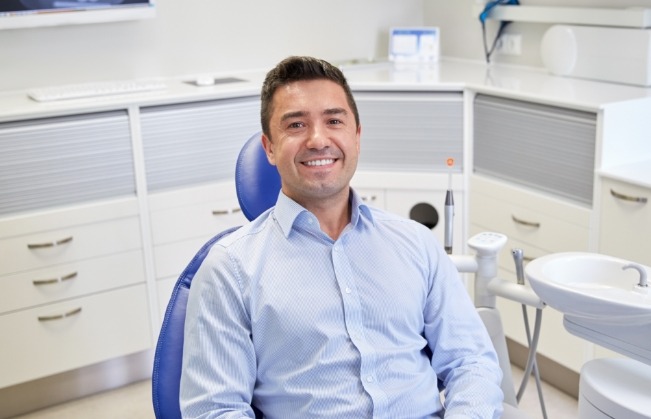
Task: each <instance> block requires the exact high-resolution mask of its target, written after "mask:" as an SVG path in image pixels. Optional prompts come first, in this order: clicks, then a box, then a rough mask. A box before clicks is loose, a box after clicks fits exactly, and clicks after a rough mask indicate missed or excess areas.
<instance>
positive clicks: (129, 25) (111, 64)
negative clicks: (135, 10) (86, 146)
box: [0, 0, 423, 91]
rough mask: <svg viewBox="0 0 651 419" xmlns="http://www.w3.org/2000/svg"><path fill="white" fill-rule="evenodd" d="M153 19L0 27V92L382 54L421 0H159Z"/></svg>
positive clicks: (416, 13)
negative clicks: (299, 57) (298, 58)
mask: <svg viewBox="0 0 651 419" xmlns="http://www.w3.org/2000/svg"><path fill="white" fill-rule="evenodd" d="M0 1H1V0H0ZM157 10H158V15H157V17H156V18H155V19H151V20H142V21H134V22H115V23H102V24H93V25H73V26H58V27H49V28H47V27H45V28H30V29H12V30H2V31H0V91H3V90H14V89H24V88H29V87H35V86H43V85H57V84H65V83H78V82H84V81H94V80H111V79H129V78H140V77H155V76H178V75H186V74H200V73H209V72H222V71H229V70H234V69H242V68H268V67H270V66H272V65H273V64H275V63H276V62H277V61H279V60H280V59H282V58H284V57H285V56H287V55H293V54H310V55H315V56H319V57H321V58H325V59H328V60H331V61H343V60H348V59H368V58H372V57H386V51H387V36H388V30H389V28H390V27H391V26H393V25H396V26H400V25H404V26H408V25H422V24H423V20H422V19H423V0H400V1H396V0H329V1H327V2H325V1H319V0H232V1H224V0H157Z"/></svg>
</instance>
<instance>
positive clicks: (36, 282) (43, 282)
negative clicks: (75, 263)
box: [32, 272, 77, 286]
mask: <svg viewBox="0 0 651 419" xmlns="http://www.w3.org/2000/svg"><path fill="white" fill-rule="evenodd" d="M76 276H77V272H72V273H69V274H68V275H64V276H60V277H58V278H51V279H35V280H33V281H32V284H34V285H37V286H38V285H50V284H58V283H59V282H63V281H68V280H70V279H72V278H74V277H76Z"/></svg>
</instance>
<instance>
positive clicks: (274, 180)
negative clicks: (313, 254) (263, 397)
mask: <svg viewBox="0 0 651 419" xmlns="http://www.w3.org/2000/svg"><path fill="white" fill-rule="evenodd" d="M260 135H261V134H260V133H257V134H255V135H253V136H252V137H251V138H250V139H249V140H248V141H247V142H246V143H245V144H244V146H243V147H242V150H241V151H240V155H239V157H238V159H237V163H236V169H235V183H236V185H237V197H238V200H239V202H240V206H241V208H242V211H243V212H244V215H245V216H246V217H247V219H249V220H252V219H254V218H256V217H257V216H258V215H260V214H261V213H263V212H264V211H266V210H267V209H268V208H270V207H272V206H273V205H275V204H276V199H277V197H278V192H279V191H280V176H279V175H278V171H277V170H276V168H275V166H272V165H271V164H269V162H268V161H267V157H266V155H265V152H264V148H263V147H262V144H261V142H260ZM237 228H239V227H232V228H230V229H227V230H225V231H222V232H221V233H219V234H217V235H216V236H214V237H213V238H212V239H210V240H208V242H206V244H204V245H203V247H201V249H200V250H199V251H198V252H197V254H196V255H195V256H194V258H192V260H191V261H190V263H189V264H188V266H187V267H186V268H185V270H184V271H183V272H182V273H181V275H180V276H179V279H178V280H177V281H176V284H175V285H174V290H173V291H172V297H171V298H170V301H169V303H168V305H167V310H166V311H165V317H164V319H163V324H162V326H161V330H160V334H159V336H158V343H157V345H156V353H155V355H154V369H153V373H152V400H153V404H154V413H155V414H156V418H157V419H181V410H180V407H179V386H180V381H181V364H182V359H183V329H184V326H185V309H186V305H187V302H188V295H189V292H190V286H191V284H192V279H193V278H194V275H195V273H196V272H197V270H198V269H199V266H201V263H202V262H203V260H204V259H205V258H206V255H207V254H208V252H209V251H210V248H211V247H212V246H213V244H214V243H215V242H216V241H217V240H219V239H220V238H221V237H223V236H225V235H227V234H229V233H231V232H232V231H234V230H236V229H237ZM254 410H255V409H254ZM256 417H261V415H260V414H259V412H257V411H256Z"/></svg>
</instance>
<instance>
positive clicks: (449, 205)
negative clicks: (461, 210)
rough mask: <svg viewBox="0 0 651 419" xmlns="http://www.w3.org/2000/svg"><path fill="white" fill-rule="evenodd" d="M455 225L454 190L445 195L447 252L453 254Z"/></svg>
mask: <svg viewBox="0 0 651 419" xmlns="http://www.w3.org/2000/svg"><path fill="white" fill-rule="evenodd" d="M453 223H454V197H453V196H452V189H448V190H447V192H446V193H445V241H444V246H443V247H444V248H445V252H446V253H447V254H448V255H450V254H452V230H453V228H452V226H453Z"/></svg>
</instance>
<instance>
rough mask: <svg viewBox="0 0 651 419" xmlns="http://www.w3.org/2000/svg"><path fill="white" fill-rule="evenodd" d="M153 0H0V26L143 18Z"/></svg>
mask: <svg viewBox="0 0 651 419" xmlns="http://www.w3.org/2000/svg"><path fill="white" fill-rule="evenodd" d="M154 16H155V8H154V0H0V29H16V28H32V27H37V26H54V25H72V24H82V23H100V22H114V21H120V20H135V19H147V18H151V17H154Z"/></svg>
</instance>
